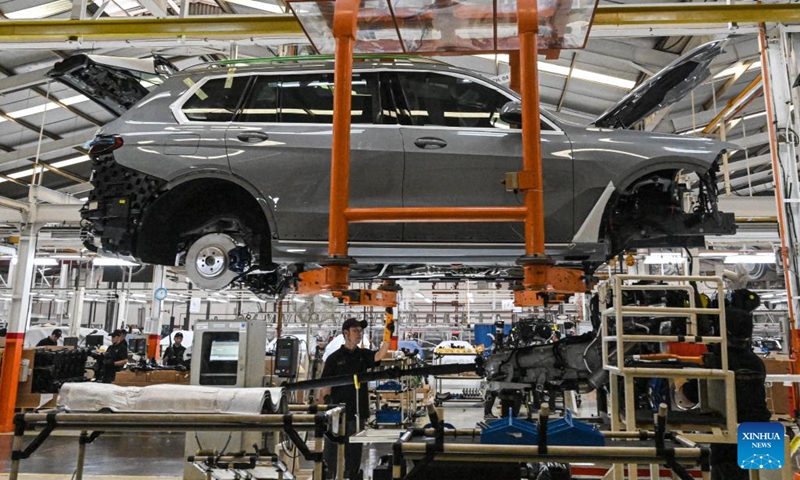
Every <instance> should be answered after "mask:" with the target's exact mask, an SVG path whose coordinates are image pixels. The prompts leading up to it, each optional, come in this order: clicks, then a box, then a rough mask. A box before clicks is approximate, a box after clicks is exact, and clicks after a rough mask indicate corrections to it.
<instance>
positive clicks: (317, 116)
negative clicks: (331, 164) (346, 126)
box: [278, 73, 378, 124]
mask: <svg viewBox="0 0 800 480" xmlns="http://www.w3.org/2000/svg"><path fill="white" fill-rule="evenodd" d="M333 89H334V85H333V74H332V73H325V74H310V75H291V76H290V75H285V76H283V77H282V78H281V82H280V88H279V102H278V112H279V116H280V121H281V122H283V123H333ZM351 92H352V97H351V98H352V100H351V101H352V105H351V117H350V122H351V123H353V124H358V123H361V124H363V123H370V124H371V123H374V122H375V119H376V117H377V114H378V111H376V109H377V107H378V105H377V103H378V102H374V101H373V99H375V98H378V95H377V93H378V92H377V82H376V76H375V75H374V74H359V73H354V74H353V86H352V89H351Z"/></svg>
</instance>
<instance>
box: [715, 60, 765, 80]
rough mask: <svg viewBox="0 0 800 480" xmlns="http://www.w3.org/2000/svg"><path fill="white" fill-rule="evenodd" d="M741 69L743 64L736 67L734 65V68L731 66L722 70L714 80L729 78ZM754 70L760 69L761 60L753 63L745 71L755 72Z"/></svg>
mask: <svg viewBox="0 0 800 480" xmlns="http://www.w3.org/2000/svg"><path fill="white" fill-rule="evenodd" d="M742 67H744V64H743V63H740V64H738V65H734V66H732V67H730V68H726V69H725V70H723V71H721V72H719V73H718V74H716V75H714V79H715V80H716V79H718V78H723V77H730V76H731V75H735V74H737V73H739V72H740V71H741V70H742ZM756 68H761V60H759V61H757V62H753V63H752V64H751V65H750V66H749V67H748V68H747V70H755V69H756Z"/></svg>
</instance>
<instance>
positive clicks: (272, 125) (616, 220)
mask: <svg viewBox="0 0 800 480" xmlns="http://www.w3.org/2000/svg"><path fill="white" fill-rule="evenodd" d="M701 48H704V50H703V51H701V52H700V53H701V54H702V55H701V54H695V56H694V57H689V60H685V59H684V60H681V62H680V65H682V66H683V67H682V68H683V69H687V67H686V66H685V64H686V62H694V69H693V70H692V71H696V70H707V69H708V63H709V62H710V58H713V56H714V55H711V53H709V50H710V51H712V52H716V53H719V51H721V48H722V46H721V44H720V43H719V42H716V43H714V44H713V45H712V46H708V45H707V46H704V47H701ZM157 63H158V62H156V63H154V65H153V67H152V68H151V67H149V66H148V67H147V68H142V67H141V66H137V67H136V68H138V69H140V70H144V71H147V73H149V74H153V73H158V68H157ZM162 63H163V62H162ZM139 65H141V64H139ZM103 68H106V67H103ZM107 68H110V69H111V73H109V74H108V75H104V76H103V79H104V83H103V84H101V85H99V86H98V85H95V84H93V82H94V80H95V78H97V77H98V73H97V72H98V71H99V70H102V68H101V66H100V63H99V62H97V61H95V59H93V58H92V57H91V56H86V55H82V56H76V57H71V58H70V59H67V60H65V61H64V62H61V63H60V64H58V65H57V66H56V67H55V68H54V69H53V71H51V73H50V75H51V76H52V77H53V78H55V79H57V80H60V81H62V82H64V83H67V84H69V85H71V86H72V87H74V88H76V89H77V90H79V91H82V92H83V93H85V94H87V95H88V96H90V97H91V98H93V99H95V100H97V101H98V103H100V104H101V105H104V106H105V107H106V108H107V109H108V110H109V111H111V112H113V113H115V114H117V115H120V117H119V118H118V119H116V120H114V121H112V122H110V123H109V124H107V125H105V126H104V127H102V128H101V130H100V131H99V132H98V136H97V137H96V139H95V141H94V142H93V143H92V145H91V149H90V156H91V158H92V161H93V175H92V182H93V184H94V189H93V190H92V192H91V194H90V196H89V201H88V202H87V204H86V205H85V207H84V208H83V209H82V213H81V214H82V217H83V218H84V220H85V221H86V224H87V226H88V229H87V232H88V233H89V235H90V238H89V239H88V241H87V245H88V246H89V247H90V248H97V249H99V250H101V251H103V252H104V253H106V254H111V255H117V256H126V257H133V258H135V259H137V260H140V261H143V262H147V263H155V264H164V265H181V264H182V265H184V266H185V267H186V268H187V273H188V274H189V277H190V279H191V280H192V281H193V282H194V283H195V284H196V285H198V286H200V287H201V288H208V289H217V288H222V287H224V286H226V285H227V284H229V283H230V282H232V281H235V280H240V279H245V278H247V279H248V283H249V285H250V288H252V289H254V290H256V291H262V292H269V291H270V290H271V289H273V288H274V285H275V284H276V283H278V282H279V281H280V279H281V278H283V273H282V274H276V271H277V270H278V266H280V265H284V266H285V265H300V267H299V268H300V269H302V268H307V267H308V266H310V265H315V264H318V263H320V262H322V261H324V260H325V258H326V256H327V251H328V247H327V240H328V202H329V198H330V192H329V189H330V157H331V151H330V148H331V143H332V135H333V131H332V114H333V106H332V105H333V103H332V102H333V89H334V88H335V86H334V83H333V62H332V61H330V60H329V59H314V58H308V59H302V60H298V59H284V60H281V59H275V60H273V61H270V62H268V63H266V64H261V65H259V64H254V65H236V64H233V63H228V64H223V65H219V64H215V65H208V66H204V67H200V68H193V69H191V70H188V71H184V72H179V73H172V74H171V75H170V76H169V77H168V78H166V79H165V80H164V82H163V83H162V84H161V85H160V86H157V87H156V88H154V89H153V90H151V91H149V92H142V91H141V89H140V88H138V86H137V85H136V84H135V82H136V81H138V80H137V79H138V78H139V77H138V76H137V75H134V74H133V73H131V71H126V70H125V69H124V68H121V67H120V65H119V62H117V63H116V64H115V65H113V66H111V67H107ZM87 72H92V73H91V75H89V74H87ZM126 72H127V74H129V75H130V77H126ZM131 78H133V79H134V80H131ZM673 83H674V82H673ZM115 84H116V85H119V87H118V88H119V91H120V95H118V96H115V95H114V92H115V88H116V87H114V86H113V85H115ZM673 87H675V85H673V86H672V87H664V86H663V85H661V86H660V87H657V88H654V87H653V86H652V85H650V86H649V89H650V90H651V91H652V90H654V89H655V90H659V89H660V90H661V94H662V97H668V96H670V95H671V94H670V93H669V92H672V91H673V90H674V88H673ZM678 87H679V89H682V88H683V89H685V88H686V85H685V83H682V82H678ZM132 92H133V93H132ZM352 92H353V95H352V116H351V129H350V145H351V174H350V179H349V185H350V186H349V188H350V206H351V207H486V206H488V207H496V206H516V205H520V204H522V202H523V200H522V196H523V194H522V193H520V192H516V191H507V190H506V188H504V187H503V185H502V181H503V179H504V178H505V174H506V173H507V172H516V171H519V170H520V169H521V155H522V141H521V135H522V130H521V129H520V128H519V125H518V118H519V117H518V115H519V106H520V98H519V96H518V95H517V94H516V93H515V92H513V91H511V90H510V89H508V88H506V87H504V86H502V85H499V84H496V83H494V82H492V81H491V80H488V79H486V78H484V77H482V76H480V75H478V74H476V73H474V72H470V71H467V70H464V69H461V68H457V67H454V66H451V65H447V64H443V63H439V62H433V61H413V60H409V59H401V60H393V61H386V60H376V59H369V60H364V61H359V62H356V63H355V64H354V68H353V87H352ZM634 93H635V92H632V93H631V94H630V95H629V97H632V98H628V101H633V102H634V103H636V102H639V106H638V107H637V109H636V112H637V113H638V114H643V113H645V114H646V113H649V112H650V111H652V110H654V109H655V108H656V107H658V106H663V105H662V103H663V102H658V101H656V102H655V103H653V102H652V100H648V102H649V103H648V104H647V105H644V104H643V103H642V102H644V99H645V98H647V99H650V98H651V96H650V97H645V96H644V95H634ZM136 95H139V96H141V98H140V99H138V100H134V98H135V97H136ZM122 96H124V97H125V101H121V100H120V99H119V98H117V97H122ZM626 98H627V97H626ZM617 108H618V107H617ZM612 110H613V109H612ZM612 110H610V111H609V112H607V114H606V115H604V116H603V117H601V119H600V120H599V124H598V125H590V126H588V127H587V126H581V125H576V124H572V123H569V122H565V121H563V120H560V119H558V118H556V117H555V116H553V115H551V114H549V113H547V112H544V111H543V112H542V113H541V127H542V128H541V141H540V144H539V145H540V148H541V153H542V164H543V176H544V198H545V205H544V207H545V240H546V252H547V254H548V255H550V256H551V257H552V258H553V259H554V260H555V261H556V262H557V263H559V264H561V265H568V266H569V265H571V266H577V267H583V268H589V267H591V266H595V265H598V264H599V263H601V262H603V261H604V260H606V259H607V258H609V257H610V256H612V255H614V254H617V253H619V252H621V251H623V250H625V249H629V248H635V247H665V246H699V245H702V244H703V237H704V235H708V234H732V233H734V231H735V226H734V222H733V216H732V215H731V214H725V213H721V212H719V211H718V210H717V204H716V199H717V191H716V173H717V171H718V164H719V160H720V158H721V156H722V154H723V153H724V151H725V150H726V149H729V148H730V145H728V144H724V143H721V142H718V141H715V140H711V139H707V138H701V137H689V136H676V135H666V134H660V133H652V132H644V131H634V130H624V129H612V128H608V127H607V126H600V125H617V126H619V125H621V124H628V123H630V122H631V121H632V117H631V115H630V109H624V108H623V109H621V110H619V112H622V113H619V114H618V115H616V116H615V114H614V112H613V111H612ZM524 238H525V234H524V225H523V224H522V223H521V222H520V223H516V222H505V223H494V222H486V223H457V222H453V223H447V222H439V223H415V222H406V223H402V222H401V223H366V224H351V225H350V228H349V254H350V255H351V256H352V257H353V258H354V259H355V260H356V261H357V262H358V263H357V264H356V265H354V266H353V269H352V270H353V272H354V273H355V274H359V273H362V274H364V275H367V276H374V275H383V276H391V275H393V274H401V272H406V273H407V272H409V271H413V268H414V267H415V266H419V265H427V266H430V265H443V266H445V268H446V266H450V265H453V264H459V265H480V266H500V267H509V268H512V267H513V265H514V264H515V260H516V259H517V258H519V257H520V256H521V255H523V253H524V248H523V246H524ZM501 271H503V272H507V270H501ZM256 274H257V276H256Z"/></svg>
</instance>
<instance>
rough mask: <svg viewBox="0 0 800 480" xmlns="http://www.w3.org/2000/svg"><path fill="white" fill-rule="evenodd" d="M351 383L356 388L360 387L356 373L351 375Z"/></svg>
mask: <svg viewBox="0 0 800 480" xmlns="http://www.w3.org/2000/svg"><path fill="white" fill-rule="evenodd" d="M353 385H355V387H356V390H359V389H360V388H361V383H359V381H358V375H353Z"/></svg>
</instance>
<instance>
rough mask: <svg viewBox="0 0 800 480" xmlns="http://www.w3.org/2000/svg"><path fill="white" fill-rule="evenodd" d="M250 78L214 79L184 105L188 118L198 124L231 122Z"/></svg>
mask: <svg viewBox="0 0 800 480" xmlns="http://www.w3.org/2000/svg"><path fill="white" fill-rule="evenodd" d="M249 79H250V77H224V78H214V79H211V80H209V81H207V82H205V83H203V84H202V85H201V86H200V88H198V89H197V90H196V91H195V92H194V94H193V95H192V96H191V97H189V99H188V100H187V101H186V103H184V104H183V107H181V110H182V111H183V114H184V115H186V118H188V119H189V120H194V121H198V122H230V121H231V120H232V119H233V114H234V113H235V112H236V107H237V106H238V105H239V99H240V98H241V96H242V92H243V91H244V89H245V86H246V85H247V81H248V80H249Z"/></svg>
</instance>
